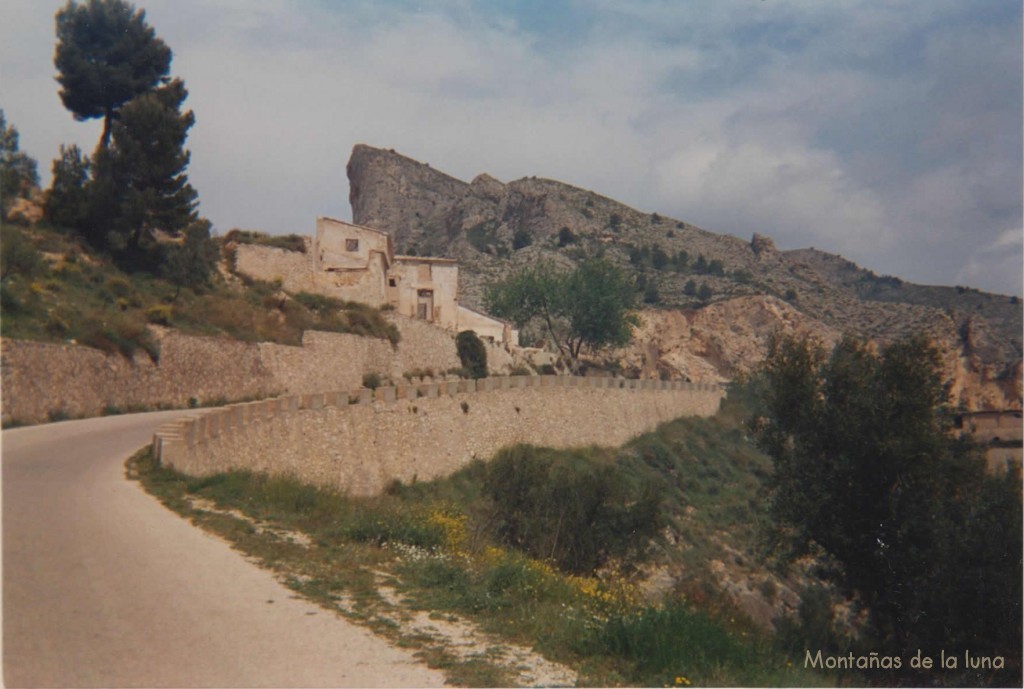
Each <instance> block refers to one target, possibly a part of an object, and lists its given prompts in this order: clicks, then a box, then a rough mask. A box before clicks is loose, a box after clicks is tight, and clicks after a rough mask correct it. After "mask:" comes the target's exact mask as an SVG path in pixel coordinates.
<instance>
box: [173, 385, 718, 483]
mask: <svg viewBox="0 0 1024 689" xmlns="http://www.w3.org/2000/svg"><path fill="white" fill-rule="evenodd" d="M723 396H724V392H723V390H722V389H721V388H720V387H718V386H713V385H702V384H694V383H681V382H663V381H641V380H625V379H618V378H570V377H565V376H515V377H500V378H485V379H481V380H479V381H472V380H468V381H458V382H444V383H423V384H419V385H408V386H400V387H385V388H378V389H377V390H375V391H370V390H367V389H360V390H354V391H351V392H347V391H346V392H333V393H328V394H316V395H301V396H296V395H293V396H287V397H279V398H276V399H272V400H266V401H263V402H253V403H247V404H236V405H230V406H227V407H223V408H220V409H215V410H210V411H207V412H205V413H202V414H200V415H197V416H193V417H190V418H183V419H181V420H179V421H177V422H174V423H171V424H167V425H165V426H162V427H161V428H160V429H159V430H158V431H157V433H156V434H155V436H154V439H153V448H154V451H155V453H156V456H157V457H158V458H159V459H160V461H161V463H163V464H165V465H167V466H171V467H174V468H175V469H177V470H178V471H182V472H184V473H186V474H190V475H194V476H204V475H209V474H214V473H218V472H221V471H226V470H230V469H249V470H252V471H259V472H265V473H268V474H276V475H289V476H294V477H296V478H298V479H300V480H302V481H304V482H307V483H312V484H314V485H318V486H323V487H328V488H334V489H338V490H341V491H344V492H347V493H350V494H353V495H372V494H375V493H378V492H380V491H381V490H383V489H384V488H385V487H386V486H387V484H388V483H389V482H390V481H392V480H395V479H399V480H401V481H403V482H410V481H414V480H429V479H432V478H436V477H439V476H444V475H447V474H450V473H452V472H454V471H457V470H458V469H460V468H461V467H463V466H465V465H466V464H468V463H469V462H471V461H472V460H473V459H475V458H482V459H483V458H488V457H490V456H492V455H493V454H494V453H495V452H496V451H497V450H499V449H500V448H502V447H505V446H507V445H511V444H514V443H532V444H538V445H546V446H552V447H562V448H564V447H574V446H581V445H613V446H614V445H619V444H621V443H623V442H625V441H627V440H629V439H630V438H632V437H634V436H636V435H639V434H640V433H644V432H646V431H650V430H653V429H654V428H655V427H656V426H657V425H658V424H659V423H662V422H665V421H669V420H671V419H674V418H677V417H679V416H687V415H693V416H710V415H712V414H714V413H715V412H716V411H717V410H718V407H719V404H720V402H721V400H722V397H723Z"/></svg>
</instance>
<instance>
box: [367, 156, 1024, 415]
mask: <svg viewBox="0 0 1024 689" xmlns="http://www.w3.org/2000/svg"><path fill="white" fill-rule="evenodd" d="M348 176H349V182H350V189H351V193H350V201H351V203H352V213H353V221H354V222H356V223H358V224H361V225H367V226H370V227H375V228H378V229H381V230H385V231H388V232H391V233H392V234H393V236H394V239H395V242H396V246H397V248H398V250H399V251H401V252H407V253H419V254H431V255H438V256H447V257H451V258H457V259H459V260H460V262H461V266H462V268H461V275H462V278H461V280H462V286H461V291H462V296H461V298H462V300H463V301H464V302H465V303H467V304H468V305H471V306H480V303H481V296H482V290H483V286H484V285H485V284H486V282H487V281H489V280H492V279H494V278H496V277H499V276H501V275H503V274H506V273H507V272H508V271H510V270H512V269H514V268H516V267H517V266H521V265H525V264H528V263H531V262H534V261H536V260H538V259H540V258H549V259H551V260H555V261H558V262H563V263H566V264H570V263H572V262H574V261H577V260H579V259H580V258H582V257H583V256H585V255H590V254H594V253H597V252H602V253H603V254H604V255H605V256H606V257H608V258H609V259H610V260H612V261H615V262H616V263H618V264H620V265H621V266H623V267H624V268H626V269H628V270H630V271H631V272H633V273H634V274H635V276H636V278H637V281H638V284H639V286H640V288H641V289H642V290H644V293H645V298H646V299H645V300H646V301H647V302H648V304H649V305H650V306H652V307H654V308H658V309H671V310H679V311H681V312H682V313H686V314H688V315H689V318H690V320H689V321H687V323H690V322H692V321H693V319H694V317H695V316H696V315H697V314H699V313H700V312H702V311H703V310H705V309H707V308H709V307H710V306H716V308H718V309H719V310H721V309H722V308H723V305H724V303H725V302H729V301H731V300H737V299H739V300H741V301H739V302H737V304H746V305H747V306H745V307H743V308H740V307H739V306H737V307H736V309H737V314H738V313H739V312H744V311H745V310H749V309H748V308H747V307H748V306H749V305H750V304H751V303H752V302H750V301H749V299H750V298H754V297H759V298H766V297H767V298H773V299H775V300H781V301H784V302H786V303H787V304H788V307H789V308H788V309H778V308H775V307H765V306H763V305H761V306H757V307H756V308H754V311H756V312H757V313H777V314H780V315H778V316H777V318H779V319H780V320H779V322H778V323H777V324H776V325H778V326H787V325H790V326H791V325H792V321H794V320H800V321H807V324H806V328H804V329H809V330H810V331H812V332H816V331H821V333H822V335H825V334H826V333H844V332H845V333H852V334H855V335H858V336H861V337H866V338H870V339H874V340H878V341H880V342H886V341H891V340H893V339H895V338H899V337H902V336H905V335H909V334H912V333H926V334H928V335H929V336H931V337H932V338H933V339H934V340H935V341H936V342H938V343H940V345H941V346H942V348H943V351H944V354H945V357H946V360H947V368H948V369H949V372H950V375H951V376H952V377H953V378H954V379H955V381H956V382H955V385H954V388H955V389H956V390H959V391H960V398H961V402H962V403H964V404H965V406H968V407H993V406H1006V405H1009V406H1020V397H1021V396H1020V375H1021V356H1022V351H1024V350H1022V342H1021V332H1022V327H1024V325H1022V323H1024V320H1022V308H1021V304H1020V303H1019V300H1018V299H1016V298H1013V297H1008V296H1003V295H996V294H988V293H984V292H979V291H977V290H973V289H968V288H962V287H930V286H923V285H915V284H912V283H907V282H903V281H902V280H899V279H898V278H894V277H889V276H883V277H880V276H877V275H875V274H874V273H872V272H871V271H869V270H865V269H863V268H860V267H859V266H857V265H856V264H854V263H852V262H850V261H847V260H846V259H844V258H842V257H841V256H836V255H833V254H829V253H826V252H823V251H819V250H817V249H801V250H797V251H786V252H780V251H778V250H777V249H776V248H775V245H774V243H773V242H772V240H771V239H770V238H768V237H763V236H761V235H758V234H753V236H752V238H751V240H749V241H747V240H743V239H739V238H737V237H733V236H730V235H722V234H716V233H713V232H708V231H706V230H703V229H701V228H698V227H696V226H694V225H691V224H689V223H686V222H684V221H680V220H677V219H674V218H667V217H663V216H659V215H658V214H657V213H645V212H641V211H638V210H636V209H633V208H630V207H628V206H626V205H624V204H621V203H618V202H616V201H614V200H612V199H609V198H607V197H604V196H601V195H599V194H595V193H593V192H591V191H587V190H585V189H580V188H578V187H574V186H571V185H568V184H564V183H562V182H557V181H553V180H547V179H538V178H534V177H530V178H524V179H520V180H516V181H513V182H509V183H502V182H500V181H498V180H496V179H494V178H493V177H490V176H488V175H485V174H484V175H479V176H478V177H477V178H476V179H474V180H473V181H472V182H470V183H466V182H463V181H460V180H457V179H455V178H453V177H451V176H449V175H446V174H444V173H442V172H439V171H437V170H434V169H433V168H431V167H430V166H429V165H427V164H424V163H420V162H417V161H415V160H412V159H410V158H407V157H405V156H402V155H399V154H397V153H395V152H393V151H388V150H383V149H378V148H372V147H370V146H365V145H358V146H356V147H355V148H354V149H353V151H352V157H351V159H350V160H349V163H348ZM688 285H689V286H688ZM701 286H706V287H707V288H708V289H710V291H711V297H710V298H709V299H705V300H700V299H699V298H698V295H697V294H696V293H695V292H696V290H695V287H701ZM705 296H706V295H705ZM669 320H671V319H669ZM666 322H668V321H666ZM815 323H816V324H818V325H817V326H814V325H813V324H815ZM680 327H684V326H680ZM685 327H692V326H689V325H688V326H685ZM772 327H773V326H772V324H770V323H769V324H767V325H765V327H763V328H759V329H758V332H760V333H762V335H763V331H764V330H766V329H768V330H770V329H771V328H772ZM801 327H804V326H801ZM662 335H664V336H666V337H668V338H669V339H672V338H673V336H672V335H671V333H668V334H666V333H664V332H663V333H662ZM687 337H688V336H687ZM687 337H683V339H687ZM735 337H737V338H742V337H744V336H743V335H739V334H737V335H735ZM829 338H831V336H829ZM676 339H679V338H676ZM719 339H720V340H721V338H719ZM649 345H650V343H647V344H644V343H639V344H638V346H640V348H641V349H642V350H643V351H644V352H646V354H645V358H646V359H647V360H648V363H649V364H650V363H651V362H650V361H649V360H650V359H651V357H652V356H654V352H653V351H652V350H651V347H650V346H649ZM655 349H657V347H655ZM658 351H659V352H661V354H664V353H665V352H664V351H662V350H658ZM737 351H742V352H743V354H742V357H743V358H744V360H737V361H728V360H727V358H728V357H726V359H721V360H719V361H714V362H710V366H711V368H712V369H714V370H715V371H717V373H718V376H719V377H720V378H727V377H729V376H730V375H733V374H734V373H735V372H736V371H737V370H742V369H744V368H749V365H751V364H752V363H753V362H749V361H746V360H745V359H748V358H749V357H750V355H751V351H752V350H751V348H750V347H739V348H738V350H737ZM691 354H692V355H693V356H698V357H699V356H700V355H699V354H697V353H692V352H691ZM722 356H724V355H722ZM737 356H740V355H739V354H737ZM683 358H687V357H683ZM688 358H689V359H692V358H693V357H692V356H691V357H688ZM720 358H721V357H720ZM705 359H706V357H705ZM706 360H707V359H706ZM707 361H710V360H707ZM659 363H660V364H661V365H662V366H661V367H662V369H663V370H664V369H665V368H666V367H667V368H669V369H673V368H674V369H675V371H676V372H678V373H681V374H682V375H687V376H691V377H692V373H694V372H696V369H687V370H681V369H679V368H678V367H674V366H671V365H668V364H667V360H665V361H661V362H659ZM652 365H653V364H652ZM655 368H656V366H655ZM705 368H706V367H705ZM652 370H653V369H652ZM669 372H670V373H671V372H672V371H671V370H669ZM705 377H706V376H705Z"/></svg>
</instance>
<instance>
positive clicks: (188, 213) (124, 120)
mask: <svg viewBox="0 0 1024 689" xmlns="http://www.w3.org/2000/svg"><path fill="white" fill-rule="evenodd" d="M187 96H188V91H186V90H185V85H184V83H183V82H182V81H181V80H180V79H175V80H173V81H171V82H170V83H168V84H166V85H164V86H161V87H159V88H157V89H155V90H154V91H151V92H148V93H145V94H143V95H141V96H139V97H137V98H135V99H134V100H132V101H131V102H130V103H128V104H126V105H125V106H124V108H122V110H121V116H120V117H119V118H118V120H117V121H116V122H115V123H114V126H113V129H112V132H111V143H110V146H109V147H108V148H106V149H102V148H101V149H100V150H98V151H97V152H96V156H95V159H94V162H93V182H92V193H91V194H90V196H91V198H92V200H93V213H92V217H91V219H90V224H91V232H90V234H92V236H93V237H96V238H100V235H101V234H102V235H103V236H102V238H100V239H101V242H102V243H103V244H105V245H107V246H108V247H109V248H111V249H113V250H114V251H115V252H124V253H125V254H126V255H127V256H128V257H129V258H137V257H139V255H140V254H141V253H144V251H145V250H146V249H147V248H148V246H147V245H148V243H149V242H150V241H151V240H152V239H153V237H154V233H155V232H156V231H158V230H161V231H163V232H166V233H168V234H177V233H178V232H180V231H181V230H183V229H185V228H186V227H187V226H188V225H189V224H191V223H192V222H193V221H195V219H196V214H195V206H196V197H197V194H196V191H195V190H194V189H193V188H192V186H191V185H190V184H189V182H188V177H187V175H186V173H185V168H186V167H187V166H188V163H189V153H188V151H186V150H185V149H184V144H185V139H186V137H187V136H188V130H189V128H190V127H191V126H192V125H193V123H194V122H195V117H194V116H193V115H192V112H191V111H187V112H184V113H182V112H181V104H182V103H183V102H184V100H185V98H186V97H187Z"/></svg>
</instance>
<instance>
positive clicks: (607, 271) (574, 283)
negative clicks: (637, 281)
mask: <svg viewBox="0 0 1024 689" xmlns="http://www.w3.org/2000/svg"><path fill="white" fill-rule="evenodd" d="M484 301H485V303H486V304H487V309H488V310H489V311H490V312H491V313H493V314H495V315H496V316H498V317H499V318H507V319H508V320H510V321H512V322H513V323H514V324H515V325H516V326H517V327H519V328H523V327H524V326H525V325H526V324H527V323H529V322H531V321H538V322H539V323H540V324H541V327H542V328H543V330H544V331H545V332H546V333H547V334H548V336H549V337H550V338H551V343H552V344H553V345H554V347H555V349H556V351H559V352H563V353H565V354H567V355H568V356H569V357H570V358H571V359H572V360H573V361H574V362H575V361H577V360H578V359H579V356H580V353H581V352H582V350H583V348H584V347H588V348H590V349H591V350H598V349H601V348H603V347H607V346H620V345H624V344H626V343H627V342H629V340H630V338H631V336H632V327H633V326H634V325H636V324H637V322H638V321H637V318H636V315H635V314H634V313H633V311H632V310H633V308H634V305H635V302H636V291H635V289H634V287H633V285H632V284H631V283H630V281H629V279H628V278H627V277H626V275H625V274H624V273H623V272H622V271H621V270H619V269H618V268H616V267H615V266H614V265H612V264H611V263H609V262H608V261H607V260H605V259H601V258H591V259H587V260H586V261H584V262H583V263H581V264H580V265H579V266H577V268H576V269H575V270H573V271H571V272H563V271H559V270H557V269H556V268H555V267H554V266H552V265H551V264H549V263H543V262H541V263H536V264H533V265H531V266H529V267H527V268H525V269H523V270H521V271H520V272H518V273H515V274H513V275H511V276H510V277H508V278H506V279H505V280H502V281H499V282H495V283H492V284H491V285H488V287H487V289H486V291H485V295H484Z"/></svg>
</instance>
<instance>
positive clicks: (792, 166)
mask: <svg viewBox="0 0 1024 689" xmlns="http://www.w3.org/2000/svg"><path fill="white" fill-rule="evenodd" d="M63 4H64V3H63V2H61V1H60V0H56V1H53V0H3V2H2V3H0V107H2V108H3V109H4V111H5V113H6V115H7V120H8V122H10V123H13V124H14V125H15V126H17V127H18V129H19V131H20V133H21V143H22V149H23V150H25V151H27V152H28V153H29V154H31V155H32V156H33V157H35V158H36V159H37V160H39V162H40V171H41V172H42V173H43V177H44V181H45V180H46V178H47V177H48V171H49V166H50V161H51V160H52V159H53V158H54V157H55V155H56V154H57V148H58V145H59V144H60V143H62V142H64V143H78V144H79V145H80V146H81V147H82V148H83V149H84V150H92V149H93V148H94V146H95V145H96V142H97V141H98V139H99V134H100V124H99V122H98V121H90V122H84V123H82V122H75V121H74V120H73V119H72V117H71V115H70V114H69V113H68V112H67V111H65V110H64V109H63V107H62V105H61V103H60V99H59V97H58V95H57V85H56V83H55V82H54V80H53V76H54V68H53V62H52V60H53V48H54V37H53V15H54V13H55V12H56V10H57V9H59V8H60V7H61V6H62V5H63ZM136 4H137V5H138V6H139V7H143V8H144V9H145V10H146V12H147V19H148V20H149V22H150V23H151V24H152V26H153V27H154V28H155V29H156V32H157V34H158V35H159V36H160V37H161V38H163V39H164V41H165V42H166V43H167V44H168V45H169V46H170V47H171V48H172V49H173V51H174V63H173V65H172V73H173V74H174V75H176V76H180V77H182V78H183V79H184V80H185V82H186V85H187V87H188V89H189V92H190V97H189V100H188V101H187V105H188V106H189V107H191V108H192V109H193V111H194V112H195V115H196V125H195V127H194V128H193V129H192V132H191V136H190V138H189V141H188V147H189V148H190V150H191V151H192V164H191V167H190V179H191V181H192V184H193V186H195V187H196V189H197V190H198V191H199V193H200V198H201V207H200V210H201V212H202V213H203V214H204V215H205V216H207V217H208V218H210V219H211V220H212V221H213V222H214V225H215V227H216V228H217V230H219V231H220V232H221V233H224V232H226V231H227V230H229V229H231V228H232V227H242V228H246V229H262V230H265V231H268V232H272V233H275V234H276V233H288V232H297V233H303V234H309V233H311V232H312V230H313V223H314V218H315V216H316V215H333V216H336V217H341V218H346V219H347V218H350V210H349V207H348V183H347V179H346V177H345V163H346V162H347V160H348V156H349V153H350V151H351V149H352V146H353V145H354V144H356V143H368V144H371V145H375V146H380V147H384V148H394V149H396V150H397V151H398V152H400V153H404V154H406V155H408V156H410V157H412V158H415V159H417V160H420V161H423V162H428V163H430V164H431V165H432V166H433V167H434V168H436V169H439V170H443V171H445V172H448V173H450V174H452V175H454V176H456V177H459V178H461V179H466V180H470V179H472V178H473V177H474V176H476V175H477V174H478V173H480V172H488V173H490V174H491V175H493V176H495V177H497V178H499V179H502V180H505V181H509V180H512V179H517V178H519V177H524V176H528V175H536V176H539V177H549V178H553V179H558V180H562V181H564V182H568V183H571V184H575V185H577V186H581V187H586V188H589V189H593V190H595V191H597V192H599V193H602V194H605V195H607V196H610V197H612V198H615V199H617V200H620V201H623V202H624V203H627V204H629V205H631V206H633V207H636V208H638V209H641V210H643V211H650V212H658V213H659V214H661V215H667V216H671V217H675V218H679V219H682V220H686V221H688V222H691V223H694V224H697V225H699V226H701V227H704V228H705V229H709V230H713V231H716V232H723V233H728V234H733V235H736V236H738V237H742V238H749V237H750V235H751V234H752V233H753V232H759V233H762V234H768V235H771V236H773V237H774V238H775V240H776V243H777V244H778V246H779V247H780V248H783V249H788V248H799V247H805V246H814V247H817V248H819V249H824V250H827V251H832V252H836V253H841V254H843V255H844V256H846V257H847V258H850V259H852V260H854V261H856V262H858V263H860V264H861V265H863V266H865V267H867V268H870V269H872V270H874V271H876V272H877V273H880V274H892V275H898V276H900V277H902V278H904V279H908V280H913V281H916V282H922V283H928V284H964V285H971V286H974V287H978V288H981V289H986V290H991V291H997V292H1002V293H1007V294H1021V291H1022V290H1021V279H1022V277H1021V273H1022V251H1021V245H1022V234H1024V231H1022V222H1021V215H1022V200H1021V197H1022V184H1024V180H1022V171H1021V170H1022V160H1021V155H1022V153H1021V151H1022V134H1021V132H1022V120H1021V110H1022V107H1021V103H1022V86H1021V85H1022V74H1021V72H1022V68H1021V64H1022V49H1021V33H1022V27H1021V3H1020V2H1019V0H906V1H904V2H880V1H877V0H863V1H861V0H829V1H828V2H823V1H821V0H651V1H649V2H619V1H613V0H588V1H583V0H580V1H578V2H571V1H568V2H552V1H549V0H519V1H513V0H509V1H507V2H470V1H469V0H451V1H448V2H422V3H417V2H379V1H377V2H373V1H371V0H366V1H351V2H342V1H329V0H301V1H300V0H294V1H286V0H203V1H191V0H143V1H142V2H137V3H136Z"/></svg>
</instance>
